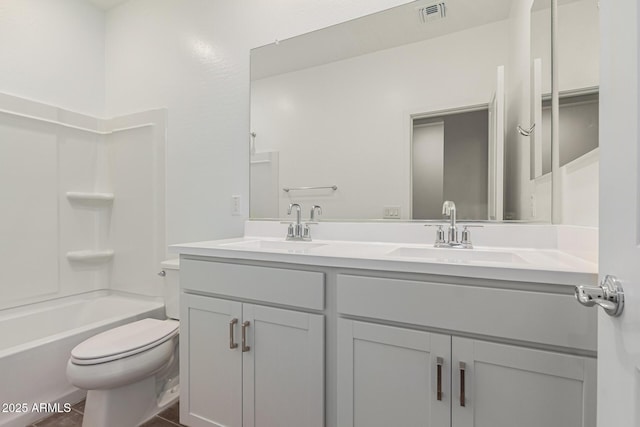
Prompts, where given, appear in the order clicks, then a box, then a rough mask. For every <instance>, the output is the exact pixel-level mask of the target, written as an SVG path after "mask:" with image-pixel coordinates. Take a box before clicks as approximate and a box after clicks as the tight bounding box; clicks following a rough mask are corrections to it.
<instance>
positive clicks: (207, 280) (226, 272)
mask: <svg viewBox="0 0 640 427" xmlns="http://www.w3.org/2000/svg"><path fill="white" fill-rule="evenodd" d="M180 286H181V287H182V289H184V290H185V291H187V292H188V291H196V292H205V293H210V294H215V295H225V296H229V297H234V298H246V299H251V300H256V301H264V302H270V303H274V304H284V305H290V306H294V307H302V308H309V309H313V310H322V309H323V308H324V273H320V272H316V271H301V270H288V269H283V268H271V267H259V266H254V265H241V264H227V263H222V262H214V261H202V260H193V259H182V260H181V261H180Z"/></svg>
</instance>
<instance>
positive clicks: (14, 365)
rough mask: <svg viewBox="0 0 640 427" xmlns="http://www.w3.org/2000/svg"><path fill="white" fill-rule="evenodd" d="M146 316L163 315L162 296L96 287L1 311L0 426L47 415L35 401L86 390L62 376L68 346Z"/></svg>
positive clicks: (17, 426)
mask: <svg viewBox="0 0 640 427" xmlns="http://www.w3.org/2000/svg"><path fill="white" fill-rule="evenodd" d="M145 317H155V318H158V319H163V318H164V317H165V311H164V304H163V303H162V302H159V301H156V300H152V299H143V298H134V297H130V296H126V295H118V294H109V293H107V292H104V291H103V292H96V293H92V294H87V295H83V296H74V297H69V298H61V299H57V300H53V301H48V302H45V303H39V304H33V305H28V306H24V307H19V308H13V309H9V310H2V311H0V383H1V384H0V426H2V427H24V426H25V425H27V424H29V423H31V422H33V421H35V420H37V419H39V418H42V417H44V416H46V415H47V414H46V413H42V412H39V411H38V410H36V409H39V408H38V407H36V408H34V404H36V405H39V404H41V403H54V402H55V403H59V404H60V406H59V408H60V410H61V411H64V409H65V408H64V404H65V403H70V404H72V403H76V402H78V401H80V400H82V398H83V397H84V394H85V392H83V391H81V390H78V389H77V388H75V387H73V386H72V385H70V384H69V383H68V382H67V378H66V365H67V360H68V359H69V354H70V352H71V349H72V348H73V347H75V346H76V345H78V344H79V343H80V342H82V341H84V340H85V339H87V338H88V337H90V336H92V335H95V334H97V333H99V332H102V331H104V330H106V329H110V328H113V327H114V326H117V325H121V324H124V323H129V322H132V321H135V320H138V319H142V318H145Z"/></svg>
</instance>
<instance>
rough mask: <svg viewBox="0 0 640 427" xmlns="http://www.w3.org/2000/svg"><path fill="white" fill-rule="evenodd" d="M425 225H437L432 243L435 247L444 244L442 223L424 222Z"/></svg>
mask: <svg viewBox="0 0 640 427" xmlns="http://www.w3.org/2000/svg"><path fill="white" fill-rule="evenodd" d="M424 226H425V227H438V229H437V230H436V241H435V243H434V244H433V246H435V247H436V248H439V247H441V246H446V241H445V240H444V229H443V228H442V227H443V225H442V224H425V225H424Z"/></svg>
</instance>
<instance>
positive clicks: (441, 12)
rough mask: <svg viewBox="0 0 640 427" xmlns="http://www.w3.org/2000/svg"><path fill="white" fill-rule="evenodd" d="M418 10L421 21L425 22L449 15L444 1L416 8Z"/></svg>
mask: <svg viewBox="0 0 640 427" xmlns="http://www.w3.org/2000/svg"><path fill="white" fill-rule="evenodd" d="M416 10H417V11H418V15H419V17H420V22H422V23H423V24H426V23H427V22H429V21H434V20H436V19H442V18H444V17H446V16H447V8H446V6H445V4H444V2H442V3H434V4H430V5H427V6H420V7H418V8H416Z"/></svg>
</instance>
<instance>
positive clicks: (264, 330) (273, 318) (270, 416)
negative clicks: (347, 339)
mask: <svg viewBox="0 0 640 427" xmlns="http://www.w3.org/2000/svg"><path fill="white" fill-rule="evenodd" d="M242 314H243V318H242V320H243V325H244V327H245V336H246V338H247V339H246V341H247V348H244V350H246V351H243V353H242V366H243V372H242V382H243V387H242V394H243V402H242V405H243V410H242V423H243V425H244V427H280V426H282V427H284V426H305V427H322V426H323V425H324V316H323V315H321V314H309V313H301V312H298V311H292V310H282V309H278V308H271V307H264V306H260V305H252V304H243V306H242Z"/></svg>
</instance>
